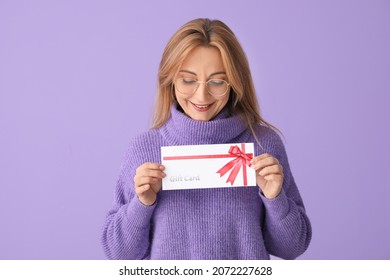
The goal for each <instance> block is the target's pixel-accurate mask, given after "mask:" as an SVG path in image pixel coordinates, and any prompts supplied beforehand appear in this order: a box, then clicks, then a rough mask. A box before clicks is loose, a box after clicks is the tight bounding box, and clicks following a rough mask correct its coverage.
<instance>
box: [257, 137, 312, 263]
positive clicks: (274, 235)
mask: <svg viewBox="0 0 390 280" xmlns="http://www.w3.org/2000/svg"><path fill="white" fill-rule="evenodd" d="M272 138H273V139H272V143H270V145H271V147H272V148H271V150H272V151H273V152H271V153H273V155H274V156H275V157H276V158H277V159H278V160H279V162H280V163H281V164H282V166H283V173H284V181H283V187H282V191H281V193H280V194H279V195H278V196H277V197H276V198H274V199H272V200H270V199H267V198H266V197H265V196H264V195H263V194H262V193H261V192H260V197H261V199H262V201H263V204H264V207H265V220H264V221H265V223H264V227H263V234H264V240H265V244H266V247H267V249H268V251H269V253H270V254H271V255H274V256H277V257H280V258H283V259H295V258H297V257H298V256H300V255H301V254H302V253H304V252H305V251H306V249H307V248H308V246H309V244H310V241H311V236H312V229H311V223H310V220H309V218H308V216H307V215H306V211H305V207H304V205H303V201H302V198H301V196H300V194H299V191H298V188H297V185H296V184H295V181H294V178H293V175H292V173H291V170H290V166H289V163H288V159H287V154H286V151H285V148H284V145H283V142H282V140H281V139H280V137H279V136H278V135H276V136H275V137H272Z"/></svg>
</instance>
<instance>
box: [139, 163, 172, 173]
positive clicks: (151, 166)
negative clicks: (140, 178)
mask: <svg viewBox="0 0 390 280" xmlns="http://www.w3.org/2000/svg"><path fill="white" fill-rule="evenodd" d="M146 169H151V170H161V171H162V170H164V169H165V166H164V165H162V164H159V163H153V162H145V163H144V164H142V165H140V166H139V167H138V168H137V170H136V173H138V172H142V170H146Z"/></svg>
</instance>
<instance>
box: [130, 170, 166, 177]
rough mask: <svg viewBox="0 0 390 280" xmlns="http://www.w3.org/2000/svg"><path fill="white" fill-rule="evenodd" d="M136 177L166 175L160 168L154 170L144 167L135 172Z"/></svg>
mask: <svg viewBox="0 0 390 280" xmlns="http://www.w3.org/2000/svg"><path fill="white" fill-rule="evenodd" d="M135 176H137V177H156V178H164V177H165V176H166V175H165V173H164V172H162V171H161V170H155V169H144V170H140V171H139V172H138V173H136V175H135Z"/></svg>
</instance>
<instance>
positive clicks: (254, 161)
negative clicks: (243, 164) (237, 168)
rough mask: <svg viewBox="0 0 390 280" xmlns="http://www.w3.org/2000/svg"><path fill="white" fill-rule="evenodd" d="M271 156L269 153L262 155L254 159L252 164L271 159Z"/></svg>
mask: <svg viewBox="0 0 390 280" xmlns="http://www.w3.org/2000/svg"><path fill="white" fill-rule="evenodd" d="M270 156H271V155H270V154H267V153H264V154H261V155H258V156H256V157H254V158H252V160H251V161H250V163H251V164H255V163H256V162H258V161H259V160H262V159H265V158H267V157H270Z"/></svg>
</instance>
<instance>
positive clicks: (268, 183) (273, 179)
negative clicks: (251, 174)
mask: <svg viewBox="0 0 390 280" xmlns="http://www.w3.org/2000/svg"><path fill="white" fill-rule="evenodd" d="M250 163H251V165H252V166H251V167H252V168H253V169H255V170H256V182H257V185H258V186H259V187H260V189H261V191H262V192H263V194H264V196H265V197H266V198H268V199H274V198H275V197H277V196H278V195H279V193H280V192H281V191H282V185H283V167H282V165H281V164H280V163H279V161H278V160H277V159H276V158H275V157H273V156H271V155H269V154H262V155H259V156H257V157H254V158H253V159H252V160H251V162H250Z"/></svg>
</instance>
